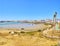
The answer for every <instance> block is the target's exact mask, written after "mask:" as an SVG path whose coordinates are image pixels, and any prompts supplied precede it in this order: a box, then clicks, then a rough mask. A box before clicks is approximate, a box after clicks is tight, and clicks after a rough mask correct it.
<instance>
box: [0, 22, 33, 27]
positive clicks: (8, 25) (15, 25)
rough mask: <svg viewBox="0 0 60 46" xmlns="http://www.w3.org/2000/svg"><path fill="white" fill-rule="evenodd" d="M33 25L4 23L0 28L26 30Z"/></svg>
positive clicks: (0, 24)
mask: <svg viewBox="0 0 60 46" xmlns="http://www.w3.org/2000/svg"><path fill="white" fill-rule="evenodd" d="M32 26H34V24H33V25H32V24H29V23H21V22H4V23H0V28H28V27H32Z"/></svg>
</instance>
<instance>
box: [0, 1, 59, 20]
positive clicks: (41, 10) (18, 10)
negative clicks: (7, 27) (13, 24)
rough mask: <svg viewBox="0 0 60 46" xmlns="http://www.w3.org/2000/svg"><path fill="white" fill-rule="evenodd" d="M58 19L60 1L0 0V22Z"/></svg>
mask: <svg viewBox="0 0 60 46" xmlns="http://www.w3.org/2000/svg"><path fill="white" fill-rule="evenodd" d="M55 11H56V12H57V18H58V19H59V18H60V0H0V20H42V19H53V15H54V13H55Z"/></svg>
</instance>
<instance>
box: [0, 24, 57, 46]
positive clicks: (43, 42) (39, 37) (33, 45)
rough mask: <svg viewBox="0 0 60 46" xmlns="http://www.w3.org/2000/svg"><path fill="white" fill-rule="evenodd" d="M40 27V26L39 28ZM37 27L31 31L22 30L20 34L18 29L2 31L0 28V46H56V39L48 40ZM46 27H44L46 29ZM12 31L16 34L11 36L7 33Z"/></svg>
mask: <svg viewBox="0 0 60 46" xmlns="http://www.w3.org/2000/svg"><path fill="white" fill-rule="evenodd" d="M40 27H41V26H40ZM40 27H39V26H38V25H37V26H36V27H35V28H34V29H33V30H32V31H31V30H30V29H31V28H30V29H29V30H30V31H28V29H24V30H25V31H24V32H21V30H20V29H14V28H12V29H2V28H0V46H55V45H57V44H58V43H57V39H50V38H46V37H45V36H43V34H42V31H41V32H39V31H37V30H38V29H40ZM47 27H48V26H44V28H47ZM11 31H14V32H16V33H14V34H11V33H9V32H11Z"/></svg>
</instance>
